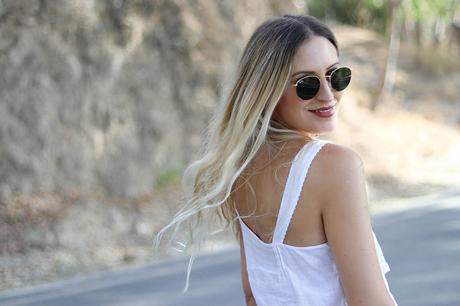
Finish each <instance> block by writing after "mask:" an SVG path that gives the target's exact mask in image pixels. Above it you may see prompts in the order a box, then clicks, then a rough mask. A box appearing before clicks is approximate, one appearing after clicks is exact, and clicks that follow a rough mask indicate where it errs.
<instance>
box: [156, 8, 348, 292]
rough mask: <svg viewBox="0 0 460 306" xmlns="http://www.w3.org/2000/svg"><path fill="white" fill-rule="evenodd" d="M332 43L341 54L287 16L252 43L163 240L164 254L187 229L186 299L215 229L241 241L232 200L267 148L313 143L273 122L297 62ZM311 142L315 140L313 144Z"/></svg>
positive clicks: (317, 28)
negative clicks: (308, 49)
mask: <svg viewBox="0 0 460 306" xmlns="http://www.w3.org/2000/svg"><path fill="white" fill-rule="evenodd" d="M314 35H317V36H323V37H325V38H326V39H328V40H329V41H330V42H331V43H332V44H333V45H334V46H335V48H336V50H337V54H338V53H339V50H338V45H337V40H336V38H335V36H334V34H333V33H332V31H331V30H330V29H329V28H328V27H327V26H326V25H325V24H323V23H322V22H321V21H319V20H318V19H316V18H315V17H312V16H307V15H291V14H287V15H283V16H276V17H272V18H270V19H268V20H266V21H265V22H263V23H262V24H261V25H259V27H258V28H257V29H256V30H255V32H254V33H253V34H252V36H251V37H250V39H249V41H248V43H247V45H246V47H245V49H244V51H243V54H242V56H241V59H240V61H239V65H238V70H237V75H236V79H235V81H234V84H233V86H232V87H231V90H230V92H229V94H228V95H227V96H226V98H225V99H224V100H223V103H220V105H219V107H218V108H217V109H216V111H215V112H214V114H213V116H212V120H211V122H210V124H209V126H208V129H207V132H206V139H205V143H204V145H203V146H202V152H200V156H202V157H201V158H200V159H198V160H196V161H194V162H192V163H191V164H189V166H188V167H186V169H185V171H184V173H183V176H182V187H183V189H184V193H183V195H184V196H183V199H182V200H183V202H184V203H185V204H184V205H183V206H182V208H181V209H180V210H179V211H178V212H177V213H176V214H175V216H174V218H173V219H172V221H171V222H170V223H169V224H167V225H166V226H165V227H163V228H162V229H161V230H160V231H159V232H158V234H157V235H156V237H155V240H154V245H155V247H157V248H158V247H159V244H160V240H161V239H162V236H163V234H164V233H165V231H166V230H168V229H173V232H172V234H171V236H170V238H169V241H168V243H169V244H171V243H172V241H173V240H174V239H175V237H176V235H177V233H178V229H179V226H180V225H181V224H182V223H183V222H185V221H187V222H186V224H188V225H189V226H190V229H189V231H186V233H187V234H188V235H189V236H188V241H187V242H185V243H183V242H177V241H176V242H177V243H178V244H180V245H182V246H183V247H184V248H191V249H192V255H191V257H190V261H189V265H188V269H187V279H186V284H185V287H184V291H183V292H186V291H187V289H188V284H189V276H190V271H191V266H192V263H193V260H194V258H195V254H196V252H197V251H198V250H199V249H200V247H201V246H202V243H203V242H204V241H205V240H206V238H208V237H209V236H210V235H212V234H213V233H212V228H213V226H215V225H216V224H219V222H220V224H222V221H224V226H222V229H221V230H223V229H226V228H228V227H229V226H230V227H231V229H232V231H233V233H234V234H235V237H236V238H237V239H240V232H239V231H240V229H239V226H237V225H236V224H235V223H236V221H237V213H236V210H235V207H234V205H233V200H232V195H233V192H234V191H235V185H236V184H235V181H236V180H237V179H238V178H239V177H240V175H241V174H242V173H243V172H244V170H245V169H246V168H247V166H248V164H249V163H250V162H251V161H252V159H253V158H254V156H255V155H256V153H257V152H258V151H259V149H260V148H261V146H262V145H264V144H267V143H268V144H276V143H285V142H286V141H287V140H291V139H308V138H310V137H309V136H308V135H306V134H305V133H303V132H302V131H297V130H293V129H290V128H288V127H287V126H286V125H285V124H283V123H281V122H277V121H275V120H273V119H272V114H273V111H274V109H275V107H276V105H277V104H278V102H279V100H280V98H281V96H282V95H283V93H284V91H285V89H286V87H287V86H288V85H289V77H290V75H291V73H292V60H293V57H294V54H295V53H296V51H297V49H298V47H299V46H300V45H301V44H302V43H303V42H305V41H306V40H308V39H310V38H311V37H312V36H314ZM310 139H311V138H310Z"/></svg>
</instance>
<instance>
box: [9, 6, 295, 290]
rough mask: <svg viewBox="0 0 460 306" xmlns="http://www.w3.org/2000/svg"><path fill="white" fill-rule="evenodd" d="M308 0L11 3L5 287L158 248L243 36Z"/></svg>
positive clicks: (115, 262)
mask: <svg viewBox="0 0 460 306" xmlns="http://www.w3.org/2000/svg"><path fill="white" fill-rule="evenodd" d="M294 2H297V3H298V1H282V2H281V1H276V0H270V1H266V0H254V1H240V0H237V1H207V0H194V1H192V0H188V1H185V0H87V1H72V0H62V1H51V0H27V1H26V0H19V1H18V0H4V1H1V2H0V54H1V56H0V69H1V71H2V77H1V78H0V90H1V92H2V95H1V97H0V142H1V144H2V145H1V146H0V169H1V171H0V255H1V257H0V289H5V288H10V287H16V286H21V285H25V284H31V283H36V282H41V281H45V280H50V279H53V278H55V277H63V276H64V275H73V274H76V273H81V272H84V271H88V272H89V271H94V270H95V269H101V268H102V267H107V266H112V265H119V264H124V263H127V262H130V261H132V260H133V259H135V258H136V259H138V258H139V257H141V255H142V254H144V255H145V256H144V257H147V258H148V257H151V256H152V254H151V251H152V250H151V248H150V245H151V240H152V238H153V233H154V232H155V230H156V229H157V228H158V225H159V224H161V223H162V222H163V221H161V220H164V219H165V218H166V217H167V216H169V215H170V214H171V211H172V210H174V208H175V207H170V210H171V211H169V209H168V207H169V206H170V205H168V204H169V203H171V202H173V201H172V200H171V197H173V195H174V192H173V191H171V190H169V189H168V187H167V185H169V184H170V183H172V182H173V181H174V179H175V178H177V176H178V175H177V173H178V172H179V171H180V170H181V169H182V167H183V165H184V164H185V163H186V162H187V161H189V160H190V158H191V157H192V152H194V151H195V150H196V148H197V146H198V145H199V142H200V140H201V136H202V135H201V134H202V132H203V130H204V128H205V126H206V124H207V122H208V119H209V116H210V114H211V110H212V109H213V107H214V106H215V105H216V103H217V102H218V100H219V99H220V97H221V95H222V90H223V86H224V84H226V80H227V79H228V78H230V77H231V75H232V73H233V72H234V69H235V66H236V63H237V60H238V57H239V55H240V53H241V51H242V47H243V46H244V44H245V42H246V40H247V39H248V37H249V35H250V34H251V33H252V31H253V29H254V27H255V26H256V25H257V24H259V23H260V22H262V21H263V20H264V19H266V18H267V17H268V16H272V15H277V14H283V13H288V12H290V13H295V12H300V10H301V8H298V7H296V6H295V5H294ZM162 188H166V189H165V190H163V191H162V190H161V189H162ZM163 195H165V196H163ZM168 198H169V199H170V200H169V202H168V200H167V199H168ZM153 203H155V205H152V204H153ZM133 246H135V247H133ZM96 266H97V267H98V268H95V267H96Z"/></svg>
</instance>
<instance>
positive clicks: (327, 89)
mask: <svg viewBox="0 0 460 306" xmlns="http://www.w3.org/2000/svg"><path fill="white" fill-rule="evenodd" d="M316 99H317V100H318V101H321V102H329V101H332V100H333V99H334V92H333V91H332V86H331V82H330V78H329V77H323V78H322V79H321V83H320V88H319V92H318V94H317V95H316Z"/></svg>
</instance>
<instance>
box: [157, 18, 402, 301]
mask: <svg viewBox="0 0 460 306" xmlns="http://www.w3.org/2000/svg"><path fill="white" fill-rule="evenodd" d="M338 56H339V49H338V45H337V41H336V38H335V37H334V34H333V33H332V32H331V31H330V29H329V28H328V27H327V26H325V25H324V24H323V23H321V22H320V21H319V20H317V19H316V18H314V17H311V16H304V15H284V16H281V17H273V18H271V19H269V20H267V21H265V22H264V23H263V24H261V25H260V26H259V27H258V28H257V29H256V31H255V32H254V34H253V35H252V36H251V38H250V40H249V42H248V43H247V45H246V47H245V50H244V52H243V55H242V57H241V60H240V62H239V69H238V73H237V79H236V81H235V84H234V86H233V87H232V90H231V92H230V94H229V95H228V98H227V100H226V101H225V103H224V104H223V109H219V110H218V111H217V112H216V114H215V115H214V119H213V121H212V124H211V127H210V129H209V134H208V135H207V136H208V137H207V142H206V146H204V152H203V157H202V158H201V159H200V160H198V161H197V162H195V163H193V164H191V165H190V166H189V167H188V168H187V169H186V171H185V173H184V181H183V183H184V184H185V185H187V184H190V185H191V186H192V189H191V190H190V191H191V195H190V197H189V198H188V201H187V202H186V205H185V206H184V207H183V208H182V209H181V210H180V211H179V212H178V213H177V214H176V216H175V218H174V220H173V221H172V222H171V223H170V224H169V225H168V226H166V227H165V228H164V229H163V230H162V231H161V232H160V233H159V235H158V237H157V238H161V236H162V234H163V232H164V231H165V230H166V229H168V228H170V227H171V226H173V225H174V226H175V227H176V230H177V227H178V226H179V224H180V223H181V222H182V221H185V220H187V221H190V220H191V219H192V218H190V217H194V218H193V222H191V223H190V224H191V225H192V227H193V231H190V234H191V237H190V238H191V242H195V243H194V244H193V245H199V244H200V243H201V242H202V241H203V239H204V238H205V234H206V233H207V232H209V229H210V226H211V225H212V224H214V222H215V221H216V219H217V217H220V218H221V219H222V220H224V221H226V222H227V224H228V225H230V226H231V227H232V229H233V230H234V232H235V235H236V237H237V238H238V240H239V242H240V250H241V252H240V254H241V268H242V269H241V275H242V284H243V290H244V294H245V297H246V302H247V305H256V304H257V305H258V306H264V305H270V306H272V305H283V306H287V305H314V306H319V305H324V306H326V305H328V306H337V305H350V306H358V305H366V306H368V305H382V306H383V305H397V304H396V301H395V300H394V298H393V296H392V294H391V293H390V291H389V288H388V283H387V280H386V279H385V273H386V272H388V271H389V270H390V269H389V267H388V264H387V262H386V261H385V258H384V256H383V253H382V251H381V248H380V246H379V244H378V241H377V239H376V237H375V234H374V232H373V230H372V226H371V221H370V217H369V214H368V208H367V206H368V204H367V191H366V185H365V173H364V167H363V163H362V160H361V159H360V157H359V155H358V154H357V153H355V152H354V151H353V150H351V149H349V148H347V147H345V146H343V145H339V144H335V143H332V142H330V141H326V140H321V139H319V138H317V136H318V135H321V134H325V133H328V132H331V131H333V130H334V128H335V127H336V124H337V113H338V111H339V108H340V107H341V104H340V100H341V96H342V94H343V90H344V89H345V88H346V87H347V86H348V84H349V83H350V80H351V69H350V68H348V67H346V66H343V65H341V64H340V62H339V58H338ZM307 174H308V175H307ZM173 237H174V235H173ZM158 241H159V240H157V242H158ZM192 262H193V256H192V258H191V261H190V264H191V263H192ZM188 272H190V265H189V271H188ZM187 280H188V275H187ZM187 285H188V283H187V284H186V288H187Z"/></svg>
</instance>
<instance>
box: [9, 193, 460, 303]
mask: <svg viewBox="0 0 460 306" xmlns="http://www.w3.org/2000/svg"><path fill="white" fill-rule="evenodd" d="M403 206H404V207H406V208H404V209H401V208H402V207H403ZM385 207H388V208H386V209H385V210H381V211H378V212H373V213H372V221H373V227H374V231H375V233H376V235H377V238H378V239H379V241H380V244H381V246H382V249H383V252H384V254H385V257H386V259H387V261H388V263H389V265H390V268H391V271H390V272H388V274H386V276H387V279H388V283H389V285H390V289H391V291H392V293H393V295H394V296H395V298H396V300H397V301H398V304H399V305H400V306H454V305H455V306H458V305H460V190H452V191H450V192H445V193H443V194H440V195H432V196H428V197H420V198H417V199H411V200H400V201H393V202H391V203H389V204H387V205H385ZM407 207H408V208H407ZM239 264H240V263H239V253H238V250H237V249H234V248H232V249H228V250H224V251H220V252H218V253H215V254H208V255H202V256H200V257H198V258H197V259H196V260H195V264H194V267H193V270H192V277H191V283H190V292H189V293H187V294H185V295H182V294H181V289H182V286H183V285H184V278H185V271H186V266H187V260H186V259H175V260H170V261H166V262H164V263H162V264H151V265H144V266H138V267H130V268H121V269H117V270H114V271H111V272H105V273H100V274H95V275H92V276H90V277H78V278H74V279H71V280H67V281H61V282H56V283H49V284H45V285H40V286H36V287H30V288H23V289H16V290H11V291H8V292H3V293H0V305H2V306H10V305H15V306H16V305H17V306H19V305H24V306H25V305H27V306H32V305H33V306H39V305H40V306H57V305H66V306H77V305H79V306H81V305H89V306H92V305H95V306H96V305H97V306H104V305H114V306H128V305H129V306H144V305H150V306H171V305H174V306H182V305H187V306H198V305H200V306H203V305H211V306H212V305H221V306H226V305H228V306H230V305H231V306H237V305H244V302H243V296H242V291H241V284H240V270H239V269H240V267H239Z"/></svg>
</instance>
